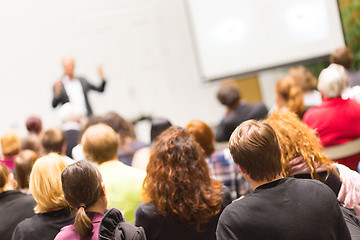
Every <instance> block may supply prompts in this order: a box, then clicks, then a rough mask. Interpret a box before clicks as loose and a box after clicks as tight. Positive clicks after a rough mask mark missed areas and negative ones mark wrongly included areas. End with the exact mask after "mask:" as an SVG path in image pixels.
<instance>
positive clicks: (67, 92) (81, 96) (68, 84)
mask: <svg viewBox="0 0 360 240" xmlns="http://www.w3.org/2000/svg"><path fill="white" fill-rule="evenodd" d="M62 66H63V68H64V76H63V77H62V78H61V79H60V80H58V81H57V82H56V83H55V84H54V97H53V100H52V106H53V107H54V108H55V107H56V106H57V105H59V104H61V105H63V104H65V103H67V102H71V103H72V104H73V105H74V106H75V107H76V108H77V109H78V111H80V113H81V114H82V115H84V116H86V115H87V116H90V115H92V114H93V110H92V108H91V105H90V101H89V98H88V93H89V91H90V90H93V91H97V92H103V91H104V90H105V85H106V80H105V78H104V73H103V69H102V67H101V66H98V74H99V77H100V79H101V83H100V85H99V86H95V85H93V84H91V83H90V82H88V81H87V80H86V79H85V78H83V77H77V76H75V74H74V70H75V61H74V59H73V58H72V57H65V58H63V60H62Z"/></svg>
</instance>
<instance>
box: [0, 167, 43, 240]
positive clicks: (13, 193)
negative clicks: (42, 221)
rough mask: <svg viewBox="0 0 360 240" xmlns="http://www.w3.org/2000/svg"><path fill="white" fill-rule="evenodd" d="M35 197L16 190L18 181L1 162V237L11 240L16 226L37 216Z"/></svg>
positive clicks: (4, 239) (3, 239)
mask: <svg viewBox="0 0 360 240" xmlns="http://www.w3.org/2000/svg"><path fill="white" fill-rule="evenodd" d="M35 205H36V202H35V201H34V199H33V197H32V196H30V195H27V194H24V193H22V192H20V191H19V190H16V181H15V180H14V176H13V174H12V173H11V172H10V171H9V169H8V168H7V167H6V166H5V165H4V164H3V163H1V162H0V236H1V239H2V240H10V239H11V235H12V234H13V231H14V230H15V228H16V226H17V225H18V224H19V223H20V222H21V221H23V220H24V219H25V218H29V217H32V216H34V215H35V213H34V207H35Z"/></svg>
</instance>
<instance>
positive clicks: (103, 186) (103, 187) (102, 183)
mask: <svg viewBox="0 0 360 240" xmlns="http://www.w3.org/2000/svg"><path fill="white" fill-rule="evenodd" d="M101 188H102V191H103V196H104V197H105V198H106V188H105V183H104V182H101Z"/></svg>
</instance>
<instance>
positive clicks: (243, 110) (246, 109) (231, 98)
mask: <svg viewBox="0 0 360 240" xmlns="http://www.w3.org/2000/svg"><path fill="white" fill-rule="evenodd" d="M216 97H217V99H218V100H219V101H220V103H221V104H223V105H225V106H226V107H227V110H226V113H225V116H224V118H223V119H222V121H221V122H220V124H219V126H218V127H217V129H216V134H215V138H216V141H217V142H226V141H229V138H230V136H231V133H232V132H233V131H234V130H235V128H236V127H237V126H238V125H239V124H241V123H242V122H244V121H246V120H249V119H255V120H260V119H263V118H265V117H266V116H267V114H268V109H267V108H266V106H265V105H264V104H263V103H261V102H258V103H254V104H251V105H250V104H247V103H246V102H245V101H244V100H242V99H241V93H240V91H239V89H238V88H236V87H234V86H231V85H225V86H222V87H221V88H220V90H219V91H218V93H217V96H216Z"/></svg>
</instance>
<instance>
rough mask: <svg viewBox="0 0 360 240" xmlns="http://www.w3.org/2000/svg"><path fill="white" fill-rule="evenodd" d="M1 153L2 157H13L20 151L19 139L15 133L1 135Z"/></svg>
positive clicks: (9, 132)
mask: <svg viewBox="0 0 360 240" xmlns="http://www.w3.org/2000/svg"><path fill="white" fill-rule="evenodd" d="M1 151H2V153H3V154H4V155H14V154H17V153H18V152H19V151H20V137H19V135H18V134H17V133H16V132H14V131H8V132H5V133H4V135H2V137H1Z"/></svg>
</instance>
